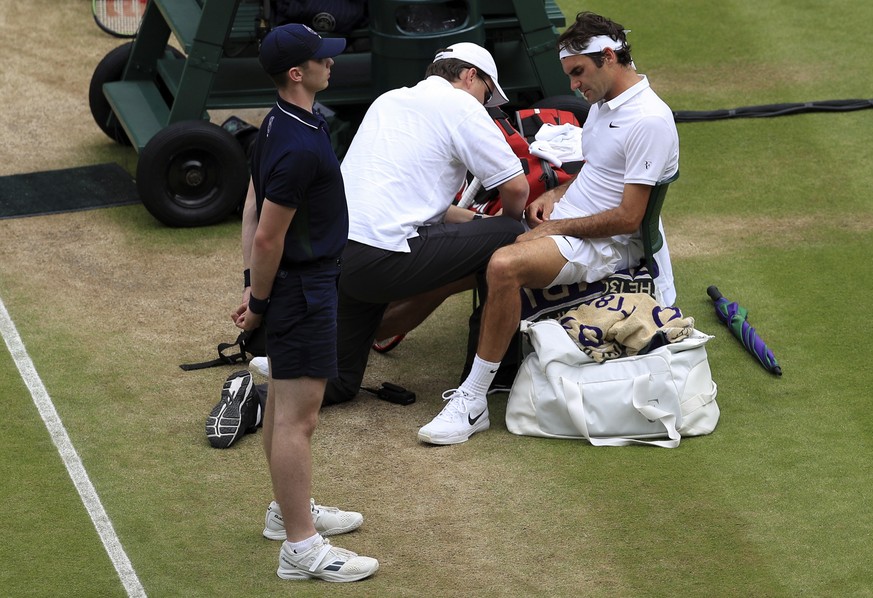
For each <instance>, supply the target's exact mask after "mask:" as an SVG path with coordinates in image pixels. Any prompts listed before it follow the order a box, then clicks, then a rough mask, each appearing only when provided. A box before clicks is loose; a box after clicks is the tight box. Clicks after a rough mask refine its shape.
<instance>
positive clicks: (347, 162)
mask: <svg viewBox="0 0 873 598" xmlns="http://www.w3.org/2000/svg"><path fill="white" fill-rule="evenodd" d="M468 170H469V171H470V172H472V173H473V174H474V175H475V176H476V177H477V178H478V179H479V180H480V181H482V185H483V187H485V188H486V189H492V188H494V187H496V186H498V185H501V184H503V183H505V182H506V181H508V180H509V179H511V178H513V177H515V176H518V175H519V174H522V173H523V172H524V170H523V168H522V166H521V162H520V161H519V159H518V156H516V155H515V153H513V151H512V149H511V148H510V147H509V144H508V143H507V142H506V140H505V138H504V137H503V134H502V133H501V132H500V130H499V129H498V128H497V125H495V123H494V121H493V119H492V118H491V117H490V116H489V115H488V111H487V110H486V109H485V107H484V106H482V104H480V103H479V101H478V100H476V98H475V97H473V96H472V95H470V94H469V93H467V92H466V91H463V90H460V89H456V88H454V87H452V85H451V84H450V83H449V82H448V81H446V80H445V79H443V78H442V77H438V76H431V77H428V78H427V79H425V80H424V81H421V82H419V83H418V84H417V85H415V86H414V87H403V88H400V89H395V90H392V91H389V92H387V93H385V94H383V95H381V96H380V97H379V98H377V99H376V101H374V102H373V104H372V105H371V106H370V108H369V110H368V111H367V114H366V116H364V120H363V122H362V123H361V126H360V127H359V128H358V131H357V133H356V134H355V137H354V139H353V141H352V144H351V146H350V147H349V150H348V152H347V153H346V155H345V158H344V159H343V162H342V173H343V179H344V182H345V190H346V198H347V201H348V206H349V239H351V240H353V241H357V242H359V243H364V244H366V245H370V246H373V247H379V248H381V249H387V250H389V251H399V252H404V253H408V252H409V244H408V243H407V240H408V239H411V238H413V237H416V236H418V232H417V229H418V227H419V226H426V225H429V224H434V223H437V222H440V221H442V220H443V218H444V216H445V213H446V211H447V210H448V208H449V206H450V205H451V204H452V201H453V200H454V198H455V195H456V194H457V193H458V191H459V190H460V188H461V186H462V185H463V183H464V180H465V178H466V174H467V171H468Z"/></svg>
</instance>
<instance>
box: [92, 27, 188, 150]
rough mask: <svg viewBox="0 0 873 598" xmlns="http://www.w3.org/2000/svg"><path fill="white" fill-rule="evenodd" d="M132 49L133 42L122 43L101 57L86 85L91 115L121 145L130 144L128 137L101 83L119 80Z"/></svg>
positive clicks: (179, 55) (176, 54)
mask: <svg viewBox="0 0 873 598" xmlns="http://www.w3.org/2000/svg"><path fill="white" fill-rule="evenodd" d="M132 50H133V42H128V43H126V44H122V45H120V46H118V47H117V48H115V49H114V50H111V51H110V52H109V53H108V54H107V55H106V56H104V57H103V60H101V61H100V62H99V63H98V64H97V68H95V69H94V74H93V75H92V76H91V85H90V86H89V87H88V105H89V106H90V107H91V116H93V117H94V121H95V122H96V123H97V126H98V127H100V130H101V131H103V132H104V133H106V134H107V135H108V136H109V138H110V139H112V140H113V141H115V142H116V143H120V144H122V145H130V139H128V138H127V133H125V132H124V128H123V127H122V126H121V123H120V122H118V119H117V118H115V114H114V113H113V112H112V107H111V106H110V105H109V101H108V100H107V99H106V96H105V95H103V84H104V83H112V82H114V81H121V78H122V77H123V76H124V68H125V67H126V66H127V61H128V59H129V58H130V53H131V51H132ZM167 51H168V52H170V54H171V55H172V56H173V57H175V58H183V57H184V56H185V55H184V54H182V53H181V52H179V50H177V49H176V48H173V47H172V46H167Z"/></svg>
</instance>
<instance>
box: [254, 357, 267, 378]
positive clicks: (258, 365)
mask: <svg viewBox="0 0 873 598" xmlns="http://www.w3.org/2000/svg"><path fill="white" fill-rule="evenodd" d="M249 370H251V371H253V372H255V373H257V374H260V375H261V376H264V377H265V378H269V377H270V362H269V361H267V358H266V357H252V359H251V360H250V361H249Z"/></svg>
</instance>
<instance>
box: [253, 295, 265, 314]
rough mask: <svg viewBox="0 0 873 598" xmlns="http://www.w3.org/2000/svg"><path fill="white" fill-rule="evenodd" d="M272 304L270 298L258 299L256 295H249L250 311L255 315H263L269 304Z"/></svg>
mask: <svg viewBox="0 0 873 598" xmlns="http://www.w3.org/2000/svg"><path fill="white" fill-rule="evenodd" d="M268 305H270V298H269V297H267V298H266V299H258V298H256V297H255V296H254V295H249V311H250V312H252V313H253V314H255V315H258V316H262V315H264V312H265V311H267V306H268Z"/></svg>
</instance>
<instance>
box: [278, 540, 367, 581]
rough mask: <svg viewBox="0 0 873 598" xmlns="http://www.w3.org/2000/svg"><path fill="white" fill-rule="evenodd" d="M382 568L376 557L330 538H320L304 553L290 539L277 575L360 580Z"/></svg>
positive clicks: (282, 576)
mask: <svg viewBox="0 0 873 598" xmlns="http://www.w3.org/2000/svg"><path fill="white" fill-rule="evenodd" d="M378 569H379V561H377V560H376V559H374V558H370V557H368V556H358V555H357V554H356V553H354V552H352V551H350V550H345V549H343V548H339V547H337V546H331V544H330V540H326V539H324V538H320V539H319V540H318V541H316V542H315V544H314V545H313V546H312V548H310V549H309V550H307V551H305V552H302V553H300V554H296V553H295V552H294V551H293V550H291V548H289V546H288V543H287V542H285V543H283V544H282V550H280V551H279V569H278V570H277V571H276V575H278V576H279V577H281V578H282V579H323V580H324V581H358V580H360V579H364V578H365V577H370V576H371V575H373V573H375V572H376V571H377V570H378Z"/></svg>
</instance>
